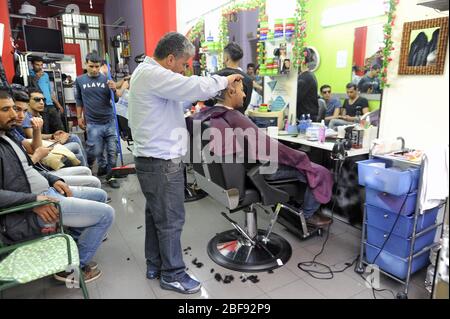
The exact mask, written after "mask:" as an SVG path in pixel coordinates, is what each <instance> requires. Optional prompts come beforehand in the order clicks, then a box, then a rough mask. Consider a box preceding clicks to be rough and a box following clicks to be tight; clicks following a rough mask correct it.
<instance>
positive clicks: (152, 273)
mask: <svg viewBox="0 0 450 319" xmlns="http://www.w3.org/2000/svg"><path fill="white" fill-rule="evenodd" d="M160 277H161V271H159V270H150V269H148V268H147V279H150V280H155V279H159V278H160Z"/></svg>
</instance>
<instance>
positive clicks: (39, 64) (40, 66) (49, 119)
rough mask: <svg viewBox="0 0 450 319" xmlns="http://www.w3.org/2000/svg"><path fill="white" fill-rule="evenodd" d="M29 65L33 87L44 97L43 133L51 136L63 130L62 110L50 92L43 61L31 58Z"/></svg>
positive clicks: (39, 58) (38, 58)
mask: <svg viewBox="0 0 450 319" xmlns="http://www.w3.org/2000/svg"><path fill="white" fill-rule="evenodd" d="M31 63H32V65H33V69H32V70H30V75H31V76H32V77H33V79H34V82H35V84H34V86H35V87H36V88H39V89H40V90H41V92H42V93H43V94H44V97H45V100H44V103H45V109H44V111H43V112H42V117H43V119H44V128H43V133H44V134H53V133H55V132H56V131H60V130H64V125H63V123H62V120H61V114H64V108H63V107H62V106H61V104H60V103H59V101H58V99H57V98H56V95H55V94H54V93H53V92H52V89H51V86H50V78H49V76H48V74H47V73H45V72H44V59H42V58H41V57H33V58H32V60H31ZM55 106H56V107H55Z"/></svg>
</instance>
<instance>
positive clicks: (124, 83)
mask: <svg viewBox="0 0 450 319" xmlns="http://www.w3.org/2000/svg"><path fill="white" fill-rule="evenodd" d="M129 88H130V82H129V81H125V82H123V84H122V89H123V90H128V89H129Z"/></svg>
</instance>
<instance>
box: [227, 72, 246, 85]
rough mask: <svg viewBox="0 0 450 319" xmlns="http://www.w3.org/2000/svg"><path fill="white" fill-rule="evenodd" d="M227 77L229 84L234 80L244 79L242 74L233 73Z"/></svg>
mask: <svg viewBox="0 0 450 319" xmlns="http://www.w3.org/2000/svg"><path fill="white" fill-rule="evenodd" d="M227 79H228V86H231V85H232V84H233V83H234V82H238V81H242V80H243V79H244V77H243V76H242V75H240V74H233V75H230V76H227Z"/></svg>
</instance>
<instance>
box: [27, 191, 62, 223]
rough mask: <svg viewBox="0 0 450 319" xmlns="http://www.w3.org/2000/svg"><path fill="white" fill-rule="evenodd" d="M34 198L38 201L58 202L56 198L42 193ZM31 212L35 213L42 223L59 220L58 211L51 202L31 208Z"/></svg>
mask: <svg viewBox="0 0 450 319" xmlns="http://www.w3.org/2000/svg"><path fill="white" fill-rule="evenodd" d="M36 200H37V201H38V202H42V201H51V202H58V200H57V199H54V198H51V197H48V196H43V195H39V196H38V197H37V199H36ZM33 212H34V213H35V214H37V215H38V216H39V217H40V218H41V219H42V220H43V221H44V223H48V224H53V223H56V222H57V221H58V220H59V211H58V209H57V208H56V207H55V206H53V205H51V204H49V205H45V206H41V207H36V208H34V209H33Z"/></svg>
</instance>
